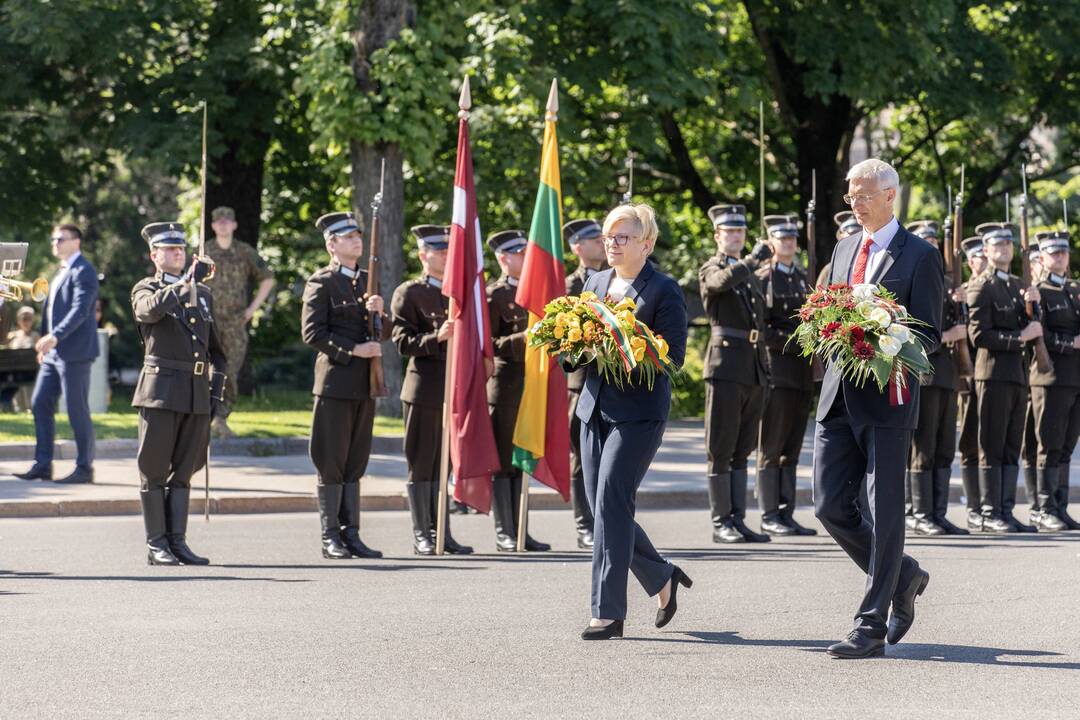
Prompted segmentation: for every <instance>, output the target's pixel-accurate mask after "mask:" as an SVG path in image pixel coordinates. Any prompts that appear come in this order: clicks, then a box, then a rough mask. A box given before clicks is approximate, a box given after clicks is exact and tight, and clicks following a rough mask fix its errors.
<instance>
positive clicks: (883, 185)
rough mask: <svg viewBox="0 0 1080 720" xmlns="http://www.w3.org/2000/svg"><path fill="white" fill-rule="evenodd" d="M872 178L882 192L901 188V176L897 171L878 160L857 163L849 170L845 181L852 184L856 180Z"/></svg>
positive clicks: (872, 159) (871, 159)
mask: <svg viewBox="0 0 1080 720" xmlns="http://www.w3.org/2000/svg"><path fill="white" fill-rule="evenodd" d="M870 178H874V179H876V180H877V182H878V188H880V189H881V190H885V189H888V188H894V187H899V186H900V174H899V173H897V172H896V169H895V168H893V166H892V165H890V164H889V163H887V162H885V161H884V160H878V159H877V158H870V159H868V160H863V161H862V162H860V163H855V164H854V165H852V166H851V169H850V170H848V174H847V177H846V178H844V179H845V180H847V181H848V182H851V181H852V180H856V179H858V180H869V179H870Z"/></svg>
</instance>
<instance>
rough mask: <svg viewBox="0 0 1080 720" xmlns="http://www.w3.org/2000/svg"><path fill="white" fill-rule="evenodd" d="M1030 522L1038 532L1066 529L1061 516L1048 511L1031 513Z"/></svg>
mask: <svg viewBox="0 0 1080 720" xmlns="http://www.w3.org/2000/svg"><path fill="white" fill-rule="evenodd" d="M1031 524H1032V525H1034V526H1035V529H1036V530H1038V531H1039V532H1061V531H1062V530H1065V529H1067V526H1066V525H1065V523H1064V522H1063V521H1062V519H1061V518H1059V517H1058V516H1057V515H1054V514H1053V513H1048V512H1040V513H1032V514H1031Z"/></svg>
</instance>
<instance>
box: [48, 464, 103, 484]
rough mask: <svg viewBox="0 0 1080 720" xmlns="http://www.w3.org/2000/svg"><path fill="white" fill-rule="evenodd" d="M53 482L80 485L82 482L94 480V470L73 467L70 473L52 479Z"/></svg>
mask: <svg viewBox="0 0 1080 720" xmlns="http://www.w3.org/2000/svg"><path fill="white" fill-rule="evenodd" d="M53 482H54V483H62V484H65V485H80V484H83V483H92V482H94V470H93V468H80V467H77V468H75V470H74V472H72V473H71V474H70V475H67V476H65V477H62V478H60V479H58V480H53Z"/></svg>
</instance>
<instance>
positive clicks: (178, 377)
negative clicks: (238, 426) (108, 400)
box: [131, 273, 226, 491]
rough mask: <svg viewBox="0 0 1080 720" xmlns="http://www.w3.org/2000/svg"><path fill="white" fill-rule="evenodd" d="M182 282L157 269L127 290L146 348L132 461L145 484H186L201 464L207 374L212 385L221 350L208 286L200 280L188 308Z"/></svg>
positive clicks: (138, 387)
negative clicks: (195, 300)
mask: <svg viewBox="0 0 1080 720" xmlns="http://www.w3.org/2000/svg"><path fill="white" fill-rule="evenodd" d="M188 288H189V286H188V285H181V284H179V278H175V277H173V276H170V275H166V274H164V273H158V274H156V275H154V276H153V277H148V278H145V279H143V280H140V281H139V282H138V283H136V284H135V287H134V288H132V290H131V307H132V310H133V311H134V314H135V322H136V324H137V327H138V330H139V335H140V337H141V338H142V341H143V345H144V346H145V353H146V354H145V356H144V358H143V367H142V371H141V372H140V373H139V381H138V384H137V385H136V386H135V394H134V397H133V398H132V401H131V404H132V406H133V407H137V408H139V452H138V461H137V463H138V467H139V476H140V478H141V480H142V489H143V491H148V490H159V489H161V488H190V487H191V476H192V475H193V474H194V473H195V472H196V471H198V470H199V469H201V468H202V467H203V465H205V464H206V449H207V445H208V444H209V441H210V411H211V404H212V403H211V376H215V381H216V382H215V390H217V389H218V386H220V385H221V384H222V383H221V381H223V380H224V378H222V377H220V375H221V374H222V371H223V369H224V368H225V364H226V358H225V353H224V350H223V349H222V346H221V343H220V341H219V338H218V333H217V328H216V317H217V316H216V309H215V307H214V299H213V296H212V295H211V293H210V289H209V288H208V287H206V286H204V285H200V286H199V289H198V307H196V308H193V307H191V306H190V304H189V302H190V301H189V295H188ZM216 394H218V395H219V396H220V393H216Z"/></svg>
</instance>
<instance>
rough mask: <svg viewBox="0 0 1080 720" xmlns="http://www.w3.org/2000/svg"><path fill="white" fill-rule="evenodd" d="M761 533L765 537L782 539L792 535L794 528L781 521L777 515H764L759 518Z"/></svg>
mask: <svg viewBox="0 0 1080 720" xmlns="http://www.w3.org/2000/svg"><path fill="white" fill-rule="evenodd" d="M761 532H763V533H765V534H766V535H775V536H777V537H784V536H786V535H794V534H795V528H793V527H791V526H790V525H788V524H786V523H785V522H784V521H783V520H781V519H780V516H779V515H765V516H764V517H762V518H761Z"/></svg>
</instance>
